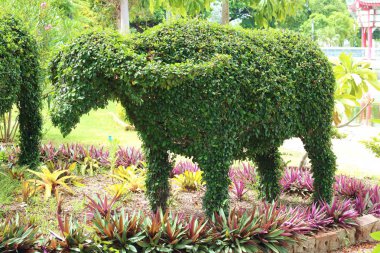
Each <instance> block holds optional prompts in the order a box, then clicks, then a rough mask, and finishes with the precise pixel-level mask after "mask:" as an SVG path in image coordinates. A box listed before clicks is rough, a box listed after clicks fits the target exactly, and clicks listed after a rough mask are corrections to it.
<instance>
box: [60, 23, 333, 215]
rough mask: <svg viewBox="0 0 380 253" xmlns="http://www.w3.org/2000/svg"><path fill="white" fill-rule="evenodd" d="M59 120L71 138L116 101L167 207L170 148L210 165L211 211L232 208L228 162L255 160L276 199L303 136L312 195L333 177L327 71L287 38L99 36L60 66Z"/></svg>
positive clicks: (171, 29)
mask: <svg viewBox="0 0 380 253" xmlns="http://www.w3.org/2000/svg"><path fill="white" fill-rule="evenodd" d="M52 81H53V83H54V84H55V86H56V88H57V92H56V96H55V103H54V104H55V106H54V108H53V111H52V119H53V123H54V124H55V125H57V126H59V127H60V129H61V131H62V133H63V134H68V133H69V132H70V130H71V129H72V128H73V127H74V126H75V125H76V123H78V122H79V119H80V116H81V115H82V114H84V113H88V112H89V111H90V110H91V109H94V108H95V109H96V108H100V107H104V106H106V104H107V101H108V100H112V99H115V100H119V101H120V102H121V103H122V105H123V106H124V107H125V108H126V111H127V114H128V117H129V120H130V121H131V122H132V123H133V124H134V125H135V126H136V129H137V131H138V132H139V134H140V137H141V139H142V140H143V143H144V146H145V151H146V152H147V159H148V164H149V170H148V174H147V183H146V186H147V196H148V198H149V200H150V204H151V206H152V208H153V210H155V209H156V208H157V207H159V206H161V207H163V208H165V206H166V200H167V198H168V195H169V183H168V177H169V174H170V170H171V168H172V166H171V164H170V163H169V162H168V151H171V152H174V153H177V154H182V155H185V156H189V157H190V156H193V157H194V161H195V162H197V163H198V164H199V165H200V167H201V168H202V169H203V170H204V174H203V176H204V177H203V179H204V180H205V181H206V185H207V192H206V194H205V196H204V200H203V205H204V208H205V209H206V211H207V213H208V214H211V213H212V212H213V211H215V210H218V209H219V208H221V207H227V205H228V204H227V201H226V200H227V199H228V186H229V184H230V182H229V179H228V170H229V166H230V164H231V162H232V160H234V159H243V158H246V157H249V158H251V159H253V160H254V161H255V162H256V163H257V166H258V172H259V175H260V178H261V187H262V193H263V195H265V196H266V198H267V199H268V200H272V199H274V198H276V197H277V196H278V194H279V192H280V187H279V183H278V181H279V178H280V176H281V175H280V174H281V169H282V163H281V159H280V153H279V151H278V147H279V146H280V145H281V144H282V142H283V141H284V140H285V139H287V138H291V137H294V136H296V137H300V138H301V139H302V141H303V142H304V145H305V148H306V150H307V152H308V153H309V157H310V159H311V161H312V165H313V170H314V178H315V181H314V182H315V183H314V188H315V199H316V200H318V199H325V200H329V199H330V198H331V196H332V183H333V181H334V178H333V175H334V171H335V156H334V154H333V153H332V151H331V142H330V135H329V133H330V128H331V119H332V111H333V105H334V98H333V92H334V77H333V74H332V70H331V66H330V64H329V62H328V60H327V59H326V57H325V56H324V55H323V53H322V52H321V51H320V50H319V49H318V47H317V45H315V44H314V43H313V42H311V41H310V40H309V39H306V38H304V37H302V36H300V35H298V34H295V33H291V32H283V31H275V30H270V31H246V30H237V29H233V28H230V27H223V26H220V25H217V24H211V23H207V22H200V21H177V22H174V23H170V24H164V25H160V26H158V27H155V28H153V29H151V30H148V31H146V32H144V33H142V34H137V35H130V36H129V37H122V36H120V35H117V34H114V33H108V32H92V33H88V34H86V35H83V36H82V37H80V38H78V39H77V40H76V41H74V42H73V43H72V44H70V45H68V46H67V47H66V48H65V49H63V50H62V51H61V52H60V53H59V54H58V55H57V57H56V58H55V60H54V61H53V62H52Z"/></svg>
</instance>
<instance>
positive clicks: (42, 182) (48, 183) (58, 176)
mask: <svg viewBox="0 0 380 253" xmlns="http://www.w3.org/2000/svg"><path fill="white" fill-rule="evenodd" d="M28 171H29V172H31V173H33V174H34V175H36V176H37V177H38V178H39V179H29V180H28V181H29V182H31V183H33V184H34V185H35V186H36V190H44V191H45V197H44V198H45V200H47V199H48V198H50V196H51V194H52V193H54V194H55V195H57V193H58V186H62V187H64V188H65V189H66V190H67V191H68V192H69V193H71V194H74V191H73V190H72V189H71V187H70V186H69V185H68V184H67V183H68V182H67V181H68V180H73V179H75V178H76V177H75V176H74V175H71V176H65V175H64V174H66V173H68V171H66V170H56V171H53V172H51V171H50V170H49V169H48V168H47V167H46V166H43V167H42V168H41V172H39V171H33V170H28Z"/></svg>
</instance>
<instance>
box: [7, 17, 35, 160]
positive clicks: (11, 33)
mask: <svg viewBox="0 0 380 253" xmlns="http://www.w3.org/2000/svg"><path fill="white" fill-rule="evenodd" d="M39 69H40V68H39V62H38V53H37V44H36V42H35V41H34V40H33V39H32V38H31V37H30V35H28V33H27V32H26V31H25V30H24V29H23V28H22V26H21V25H20V24H19V22H18V21H17V20H16V19H15V18H14V17H13V16H10V15H1V14H0V115H3V114H4V113H6V112H8V111H9V110H11V109H12V106H13V105H14V104H15V103H17V107H18V109H19V111H20V114H19V124H20V149H21V154H20V157H19V158H20V159H19V163H20V164H21V165H31V166H32V167H34V166H36V164H37V163H38V160H39V159H38V158H39V145H40V139H41V127H42V118H41V114H40V107H41V102H40V99H41V87H40V83H39Z"/></svg>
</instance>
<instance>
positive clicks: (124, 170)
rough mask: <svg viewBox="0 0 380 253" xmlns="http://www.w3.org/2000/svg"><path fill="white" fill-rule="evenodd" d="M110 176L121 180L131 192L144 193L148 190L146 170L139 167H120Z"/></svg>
mask: <svg viewBox="0 0 380 253" xmlns="http://www.w3.org/2000/svg"><path fill="white" fill-rule="evenodd" d="M110 176H111V177H113V178H116V179H119V180H121V181H122V182H123V184H124V185H125V186H126V188H127V189H128V190H129V191H131V192H143V191H145V189H146V187H145V180H146V170H145V169H142V168H139V167H137V166H134V165H131V166H128V167H123V166H119V167H117V168H116V169H114V170H113V172H112V174H111V175H110Z"/></svg>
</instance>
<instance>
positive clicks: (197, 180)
mask: <svg viewBox="0 0 380 253" xmlns="http://www.w3.org/2000/svg"><path fill="white" fill-rule="evenodd" d="M202 173H203V172H202V171H201V170H198V171H195V172H191V171H188V170H186V171H185V172H184V173H182V174H180V175H176V176H175V177H174V178H173V182H174V184H175V185H177V186H179V187H180V188H181V190H183V191H197V190H199V189H201V187H202V186H203V185H204V181H203V179H202Z"/></svg>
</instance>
